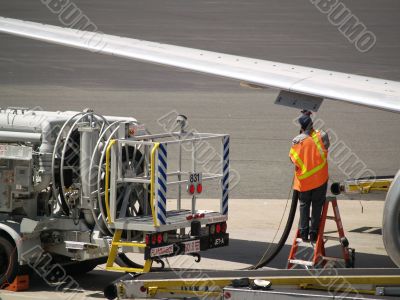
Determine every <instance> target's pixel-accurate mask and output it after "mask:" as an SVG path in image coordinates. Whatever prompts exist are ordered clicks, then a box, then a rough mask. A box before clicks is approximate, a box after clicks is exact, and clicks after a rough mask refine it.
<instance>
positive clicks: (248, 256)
mask: <svg viewBox="0 0 400 300" xmlns="http://www.w3.org/2000/svg"><path fill="white" fill-rule="evenodd" d="M229 243H230V244H229V247H226V248H220V249H213V250H208V251H206V252H203V253H202V257H204V258H212V259H220V260H228V261H232V262H236V263H243V264H250V265H253V264H256V263H257V262H258V260H259V259H260V258H261V257H262V255H263V254H264V252H265V251H266V249H267V247H268V244H267V243H263V242H256V241H246V240H237V239H230V240H229ZM275 246H276V244H273V246H271V250H272V249H273V248H274V247H275ZM290 247H291V246H289V245H285V246H284V247H283V249H282V250H281V252H280V253H279V254H278V255H277V256H276V257H275V259H274V260H273V261H272V262H271V263H270V264H268V267H271V268H279V269H284V268H286V261H287V258H288V256H289V251H290ZM340 254H341V253H340V247H339V246H334V247H327V255H328V256H329V255H332V256H338V257H340ZM355 267H356V268H396V265H395V264H394V263H393V262H392V261H391V260H390V258H389V257H388V256H387V255H378V254H369V253H361V252H357V249H356V263H355Z"/></svg>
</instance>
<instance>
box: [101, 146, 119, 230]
mask: <svg viewBox="0 0 400 300" xmlns="http://www.w3.org/2000/svg"><path fill="white" fill-rule="evenodd" d="M115 142H116V140H111V141H110V143H109V144H108V146H107V150H106V178H105V188H104V197H105V202H106V211H107V223H108V224H111V212H110V205H109V203H108V202H109V199H108V198H109V196H108V188H109V187H108V186H109V181H110V150H111V147H112V146H113V145H114V144H115Z"/></svg>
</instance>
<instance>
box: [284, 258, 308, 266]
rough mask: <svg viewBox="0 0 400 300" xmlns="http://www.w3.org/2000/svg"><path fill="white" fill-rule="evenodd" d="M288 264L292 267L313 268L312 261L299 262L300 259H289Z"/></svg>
mask: <svg viewBox="0 0 400 300" xmlns="http://www.w3.org/2000/svg"><path fill="white" fill-rule="evenodd" d="M289 263H291V264H294V265H303V266H308V267H312V266H314V263H313V262H312V261H308V260H301V259H289Z"/></svg>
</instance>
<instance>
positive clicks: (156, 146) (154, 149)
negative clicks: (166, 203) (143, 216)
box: [150, 143, 160, 227]
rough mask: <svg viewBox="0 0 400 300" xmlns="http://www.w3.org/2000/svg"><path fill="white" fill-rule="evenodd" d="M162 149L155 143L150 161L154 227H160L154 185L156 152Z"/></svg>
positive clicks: (151, 204)
mask: <svg viewBox="0 0 400 300" xmlns="http://www.w3.org/2000/svg"><path fill="white" fill-rule="evenodd" d="M158 147H160V143H154V146H153V149H151V159H150V173H151V174H150V207H151V215H152V216H153V223H154V226H156V227H158V226H160V225H159V224H157V218H156V212H155V208H154V184H155V173H156V171H155V170H156V169H155V160H156V159H155V156H156V151H157V150H158Z"/></svg>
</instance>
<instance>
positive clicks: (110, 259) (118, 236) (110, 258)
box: [106, 229, 122, 269]
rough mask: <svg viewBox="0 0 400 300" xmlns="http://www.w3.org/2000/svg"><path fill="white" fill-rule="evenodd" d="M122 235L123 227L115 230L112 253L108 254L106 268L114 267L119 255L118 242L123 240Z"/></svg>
mask: <svg viewBox="0 0 400 300" xmlns="http://www.w3.org/2000/svg"><path fill="white" fill-rule="evenodd" d="M121 235H122V230H121V229H118V230H115V232H114V236H113V239H112V242H111V249H110V253H109V254H108V258H107V263H106V269H108V268H112V267H113V265H114V261H115V258H116V257H117V254H118V245H117V242H119V241H120V240H121Z"/></svg>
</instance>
